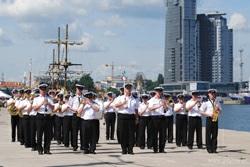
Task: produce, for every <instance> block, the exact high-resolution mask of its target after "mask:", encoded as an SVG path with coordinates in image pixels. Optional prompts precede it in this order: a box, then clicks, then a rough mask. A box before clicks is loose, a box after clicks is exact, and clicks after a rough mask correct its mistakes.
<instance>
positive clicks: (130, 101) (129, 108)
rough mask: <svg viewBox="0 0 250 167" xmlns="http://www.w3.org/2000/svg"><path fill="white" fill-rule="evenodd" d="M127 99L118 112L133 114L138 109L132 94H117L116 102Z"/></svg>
mask: <svg viewBox="0 0 250 167" xmlns="http://www.w3.org/2000/svg"><path fill="white" fill-rule="evenodd" d="M125 101H127V104H124V105H123V107H121V108H120V109H119V110H118V113H120V114H135V111H136V110H137V109H138V103H137V100H136V99H135V98H134V97H133V96H130V97H128V96H125V95H122V96H119V98H118V99H117V101H116V103H123V102H125Z"/></svg>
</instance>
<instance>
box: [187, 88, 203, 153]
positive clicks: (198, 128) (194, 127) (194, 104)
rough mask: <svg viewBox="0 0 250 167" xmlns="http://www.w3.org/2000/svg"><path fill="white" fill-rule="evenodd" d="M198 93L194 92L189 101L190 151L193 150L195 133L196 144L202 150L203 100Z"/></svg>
mask: <svg viewBox="0 0 250 167" xmlns="http://www.w3.org/2000/svg"><path fill="white" fill-rule="evenodd" d="M198 93H199V92H198V91H193V92H192V98H191V99H190V100H188V101H187V103H186V109H187V110H188V120H189V122H188V142H187V146H188V148H189V149H193V143H194V133H196V143H197V147H198V148H199V149H202V119H201V113H200V107H201V99H200V98H199V97H198Z"/></svg>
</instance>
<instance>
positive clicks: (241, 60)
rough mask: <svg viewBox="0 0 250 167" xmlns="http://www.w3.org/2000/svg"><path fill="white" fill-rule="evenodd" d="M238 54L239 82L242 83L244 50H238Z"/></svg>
mask: <svg viewBox="0 0 250 167" xmlns="http://www.w3.org/2000/svg"><path fill="white" fill-rule="evenodd" d="M239 52H240V82H243V65H244V63H243V52H244V49H240V50H239Z"/></svg>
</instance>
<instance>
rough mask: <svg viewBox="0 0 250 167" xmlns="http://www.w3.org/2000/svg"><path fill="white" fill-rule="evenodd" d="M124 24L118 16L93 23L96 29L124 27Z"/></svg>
mask: <svg viewBox="0 0 250 167" xmlns="http://www.w3.org/2000/svg"><path fill="white" fill-rule="evenodd" d="M124 25H125V23H124V21H123V19H122V18H121V17H120V16H119V15H113V16H111V17H110V18H108V19H99V20H96V21H95V22H94V26H96V27H115V26H124Z"/></svg>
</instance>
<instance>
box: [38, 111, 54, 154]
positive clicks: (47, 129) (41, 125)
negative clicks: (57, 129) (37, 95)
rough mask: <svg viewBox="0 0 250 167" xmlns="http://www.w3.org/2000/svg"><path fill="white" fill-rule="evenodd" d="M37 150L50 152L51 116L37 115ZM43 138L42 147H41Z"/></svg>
mask: <svg viewBox="0 0 250 167" xmlns="http://www.w3.org/2000/svg"><path fill="white" fill-rule="evenodd" d="M36 127H37V150H38V151H43V150H44V151H50V142H51V139H52V137H51V136H52V134H51V116H50V115H44V114H39V113H37V119H36ZM43 136H44V147H43V146H42V141H43Z"/></svg>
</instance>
